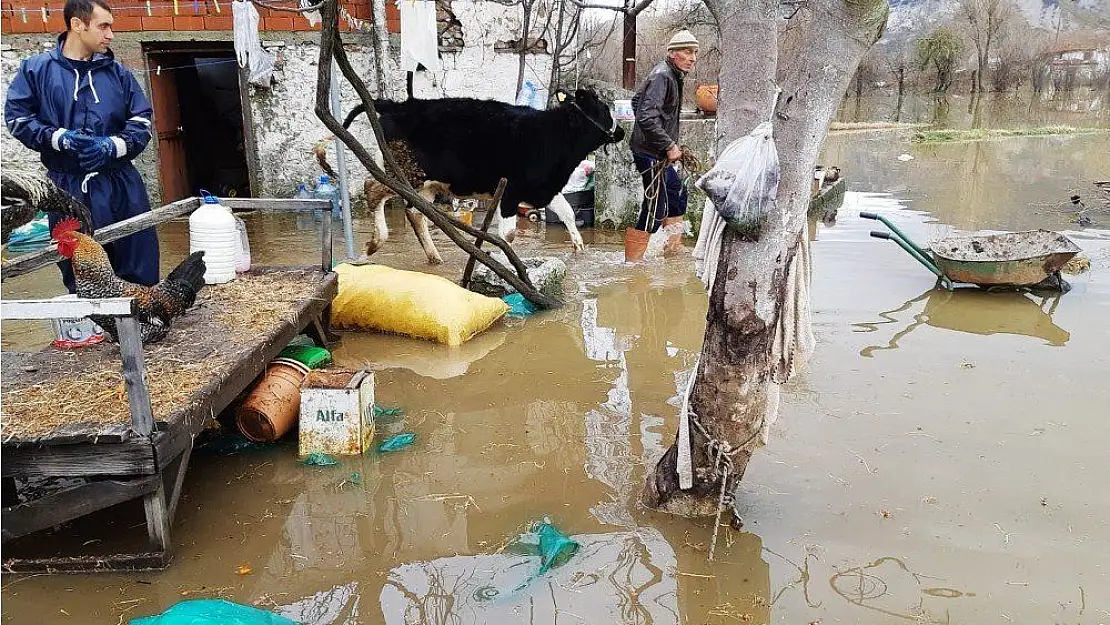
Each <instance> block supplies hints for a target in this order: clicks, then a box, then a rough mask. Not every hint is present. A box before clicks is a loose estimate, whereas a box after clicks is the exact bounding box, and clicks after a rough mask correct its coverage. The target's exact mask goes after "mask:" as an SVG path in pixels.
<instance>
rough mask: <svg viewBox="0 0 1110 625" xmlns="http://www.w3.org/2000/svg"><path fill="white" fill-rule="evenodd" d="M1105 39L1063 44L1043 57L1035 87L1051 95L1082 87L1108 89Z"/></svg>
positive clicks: (1109, 69)
mask: <svg viewBox="0 0 1110 625" xmlns="http://www.w3.org/2000/svg"><path fill="white" fill-rule="evenodd" d="M1108 41H1110V40H1108V39H1105V38H1099V39H1098V40H1082V39H1079V38H1074V37H1073V38H1071V39H1070V40H1063V41H1061V42H1060V43H1059V44H1057V46H1056V47H1055V48H1053V49H1052V50H1051V51H1050V52H1049V53H1048V54H1047V55H1046V57H1045V60H1044V63H1043V65H1042V67H1041V72H1040V75H1039V76H1038V77H1037V81H1036V83H1035V85H1034V87H1035V88H1037V90H1038V91H1045V92H1048V93H1049V94H1050V95H1052V94H1054V93H1055V92H1057V91H1073V90H1075V89H1080V88H1084V87H1091V88H1107V87H1110V43H1108Z"/></svg>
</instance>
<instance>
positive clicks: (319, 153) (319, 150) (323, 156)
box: [312, 141, 339, 179]
mask: <svg viewBox="0 0 1110 625" xmlns="http://www.w3.org/2000/svg"><path fill="white" fill-rule="evenodd" d="M312 152H313V153H315V154H316V162H317V163H320V169H323V170H324V173H325V174H327V175H328V176H331V178H332V179H338V178H339V176H337V175H336V173H335V170H334V169H332V168H331V165H329V164H328V148H327V146H326V145H324V142H323V141H317V142H316V145H315V146H314V147H313V148H312Z"/></svg>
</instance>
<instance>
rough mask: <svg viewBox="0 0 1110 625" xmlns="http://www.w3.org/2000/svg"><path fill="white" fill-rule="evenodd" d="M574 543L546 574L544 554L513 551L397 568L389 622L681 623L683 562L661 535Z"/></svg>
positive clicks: (387, 606) (585, 537)
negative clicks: (568, 555) (679, 574)
mask: <svg viewBox="0 0 1110 625" xmlns="http://www.w3.org/2000/svg"><path fill="white" fill-rule="evenodd" d="M572 538H573V540H574V541H575V542H577V543H578V544H579V548H578V551H577V553H575V554H574V556H573V557H571V558H569V559H568V560H567V561H566V563H564V564H563V565H562V566H558V567H554V568H552V569H550V570H549V571H547V572H546V573H545V574H543V575H540V576H537V575H536V573H537V571H538V570H539V568H540V567H541V561H540V560H541V558H540V557H539V556H521V555H511V554H490V555H473V556H455V557H448V558H440V559H438V560H432V561H431V562H418V563H413V564H405V565H402V566H400V567H397V568H395V569H393V570H392V571H391V572H390V574H389V578H388V579H387V581H386V584H385V588H383V589H382V594H381V608H382V614H383V616H384V618H385V622H386V624H387V625H406V624H408V623H451V624H452V625H470V624H473V625H486V624H487V623H522V624H524V623H526V624H528V625H555V624H556V623H571V622H573V623H590V624H591V625H606V624H608V623H613V624H617V623H622V624H623V623H652V624H653V625H670V624H675V625H677V624H678V623H679V622H680V619H679V614H678V583H677V581H676V579H675V572H676V570H677V567H678V562H677V559H676V557H675V553H674V550H673V549H672V548H671V546H670V544H669V543H667V541H666V539H664V538H663V536H662V535H661V534H660V533H659V532H657V531H655V530H652V529H646V528H645V529H641V530H639V531H634V532H617V533H612V534H582V535H577V536H573V537H572ZM533 578H534V579H533ZM572 615H574V616H572ZM575 616H577V617H578V618H575Z"/></svg>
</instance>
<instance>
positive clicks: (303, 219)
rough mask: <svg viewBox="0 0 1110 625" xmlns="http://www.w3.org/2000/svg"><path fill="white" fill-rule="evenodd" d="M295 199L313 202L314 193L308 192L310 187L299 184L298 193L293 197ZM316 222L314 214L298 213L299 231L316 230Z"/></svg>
mask: <svg viewBox="0 0 1110 625" xmlns="http://www.w3.org/2000/svg"><path fill="white" fill-rule="evenodd" d="M293 199H294V200H311V199H312V191H309V190H308V185H305V184H299V185H297V192H296V193H295V194H294V195H293ZM315 221H316V218H315V216H314V215H313V213H308V212H306V213H302V212H299V211H298V212H297V229H298V230H311V229H314V228H315V227H316V225H315V223H314V222H315Z"/></svg>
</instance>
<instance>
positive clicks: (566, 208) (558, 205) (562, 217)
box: [547, 193, 586, 252]
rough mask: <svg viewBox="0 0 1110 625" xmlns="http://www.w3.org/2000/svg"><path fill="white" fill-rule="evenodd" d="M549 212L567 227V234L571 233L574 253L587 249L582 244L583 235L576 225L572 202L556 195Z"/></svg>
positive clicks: (558, 194) (561, 195) (548, 208)
mask: <svg viewBox="0 0 1110 625" xmlns="http://www.w3.org/2000/svg"><path fill="white" fill-rule="evenodd" d="M547 210H549V211H553V212H554V213H555V216H557V217H558V218H559V221H561V222H563V225H565V226H566V227H567V232H569V233H570V242H571V243H572V244H573V245H574V251H576V252H581V251H582V250H584V249H586V244H585V243H583V242H582V235H581V234H580V233H579V232H578V226H576V225H575V224H574V209H573V208H571V206H570V202H568V201H567V199H566V198H565V197H563V194H562V193H557V194H555V197H554V198H553V199H552V200H551V204H548V205H547Z"/></svg>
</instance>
